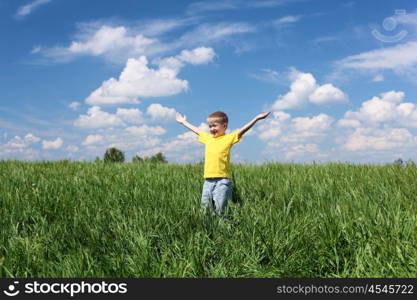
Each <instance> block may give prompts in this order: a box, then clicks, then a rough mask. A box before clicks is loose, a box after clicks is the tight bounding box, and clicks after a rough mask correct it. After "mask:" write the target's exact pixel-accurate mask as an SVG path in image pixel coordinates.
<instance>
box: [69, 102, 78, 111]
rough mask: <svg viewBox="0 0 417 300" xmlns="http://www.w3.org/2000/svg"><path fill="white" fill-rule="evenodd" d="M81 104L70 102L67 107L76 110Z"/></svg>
mask: <svg viewBox="0 0 417 300" xmlns="http://www.w3.org/2000/svg"><path fill="white" fill-rule="evenodd" d="M80 105H81V103H80V102H76V101H75V102H71V103H70V105H68V107H69V108H71V109H72V110H77V109H78V108H79V107H80Z"/></svg>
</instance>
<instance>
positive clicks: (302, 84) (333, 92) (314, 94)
mask: <svg viewBox="0 0 417 300" xmlns="http://www.w3.org/2000/svg"><path fill="white" fill-rule="evenodd" d="M289 77H290V79H291V80H292V83H291V85H290V91H289V92H288V93H287V94H285V95H283V96H282V95H281V96H279V97H278V98H277V99H276V101H275V103H274V104H273V105H272V109H274V110H283V109H293V108H300V107H303V106H304V105H305V104H307V103H309V102H310V103H314V104H316V105H328V104H337V103H345V102H347V96H346V95H345V94H344V93H343V92H342V91H341V90H340V89H338V88H336V87H334V86H333V85H332V84H329V83H328V84H324V85H321V86H320V85H318V84H317V83H316V79H315V78H314V76H313V75H312V74H311V73H303V72H299V71H297V70H293V71H292V72H291V73H290V76H289Z"/></svg>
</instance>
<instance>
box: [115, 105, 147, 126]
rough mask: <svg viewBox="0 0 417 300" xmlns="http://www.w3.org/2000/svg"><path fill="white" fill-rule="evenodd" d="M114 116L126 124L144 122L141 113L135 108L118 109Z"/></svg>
mask: <svg viewBox="0 0 417 300" xmlns="http://www.w3.org/2000/svg"><path fill="white" fill-rule="evenodd" d="M116 116H117V117H119V118H120V119H121V120H123V121H125V122H127V123H132V124H135V123H143V122H144V119H143V113H142V111H140V110H139V109H137V108H131V109H126V108H118V109H117V111H116Z"/></svg>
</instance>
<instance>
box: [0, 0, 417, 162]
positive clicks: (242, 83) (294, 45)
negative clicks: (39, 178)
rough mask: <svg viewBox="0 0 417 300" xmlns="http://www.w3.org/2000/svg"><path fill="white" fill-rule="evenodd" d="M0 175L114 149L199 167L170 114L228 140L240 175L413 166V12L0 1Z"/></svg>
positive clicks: (301, 4) (237, 0)
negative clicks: (216, 116) (218, 120)
mask: <svg viewBox="0 0 417 300" xmlns="http://www.w3.org/2000/svg"><path fill="white" fill-rule="evenodd" d="M0 14H1V18H0V22H1V26H0V33H1V36H2V43H1V44H0V78H1V85H0V86H1V89H0V159H20V160H59V159H71V160H86V161H89V160H94V159H95V157H97V156H99V157H102V156H103V154H104V152H105V150H106V149H107V148H108V147H111V146H115V147H117V148H119V149H121V150H122V151H124V152H125V155H126V160H127V161H130V160H131V158H132V157H133V156H134V155H139V156H141V157H143V156H150V155H153V154H155V153H157V152H160V151H161V152H163V153H164V155H165V156H166V157H167V159H168V160H169V161H170V162H177V163H188V162H196V161H200V160H201V159H202V158H203V151H204V148H203V145H201V144H199V143H198V142H197V136H196V135H195V134H194V133H192V132H189V131H187V129H186V128H185V127H183V126H181V125H180V124H178V123H176V122H175V114H176V112H179V113H181V114H184V115H186V117H187V120H188V121H189V122H191V123H192V124H194V125H195V126H199V127H200V128H201V129H202V130H207V126H206V117H207V115H209V114H210V113H212V112H214V111H217V110H222V111H224V112H226V113H227V114H228V116H229V120H230V121H229V131H233V130H236V129H238V128H240V127H242V126H243V125H245V124H246V123H247V122H249V121H250V120H251V119H252V118H254V117H255V116H256V115H257V114H258V113H261V112H263V111H267V110H271V111H272V113H271V115H270V116H269V117H268V118H267V119H266V120H263V121H260V122H258V123H257V124H256V125H255V126H254V127H253V128H252V129H251V130H250V131H249V132H248V133H247V134H246V135H245V136H244V139H243V140H242V141H241V142H240V143H239V144H236V145H235V146H234V148H233V151H232V160H233V161H234V162H243V163H245V162H246V163H262V162H266V161H279V162H302V163H303V162H312V161H319V162H329V161H337V162H355V163H385V162H392V161H394V160H395V159H397V158H402V159H405V160H407V159H413V160H415V161H416V160H417V154H416V153H417V152H416V151H415V150H416V149H417V130H416V128H417V104H416V100H417V91H416V85H417V5H416V4H414V3H413V2H412V1H380V0H364V1H335V0H258V1H242V0H229V1H168V0H165V1H162V0H159V1H133V0H124V1H110V0H100V1H99V0H89V1H81V0H71V1H68V0H0Z"/></svg>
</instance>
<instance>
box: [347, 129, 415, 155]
mask: <svg viewBox="0 0 417 300" xmlns="http://www.w3.org/2000/svg"><path fill="white" fill-rule="evenodd" d="M415 145H416V138H415V137H413V135H412V134H411V133H410V132H409V131H408V130H407V129H405V128H384V129H375V128H357V129H356V130H355V131H354V132H353V133H352V134H351V135H349V136H348V137H347V139H346V142H345V143H344V144H343V145H342V149H344V150H347V151H372V150H378V151H383V150H391V149H398V148H407V147H415Z"/></svg>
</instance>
